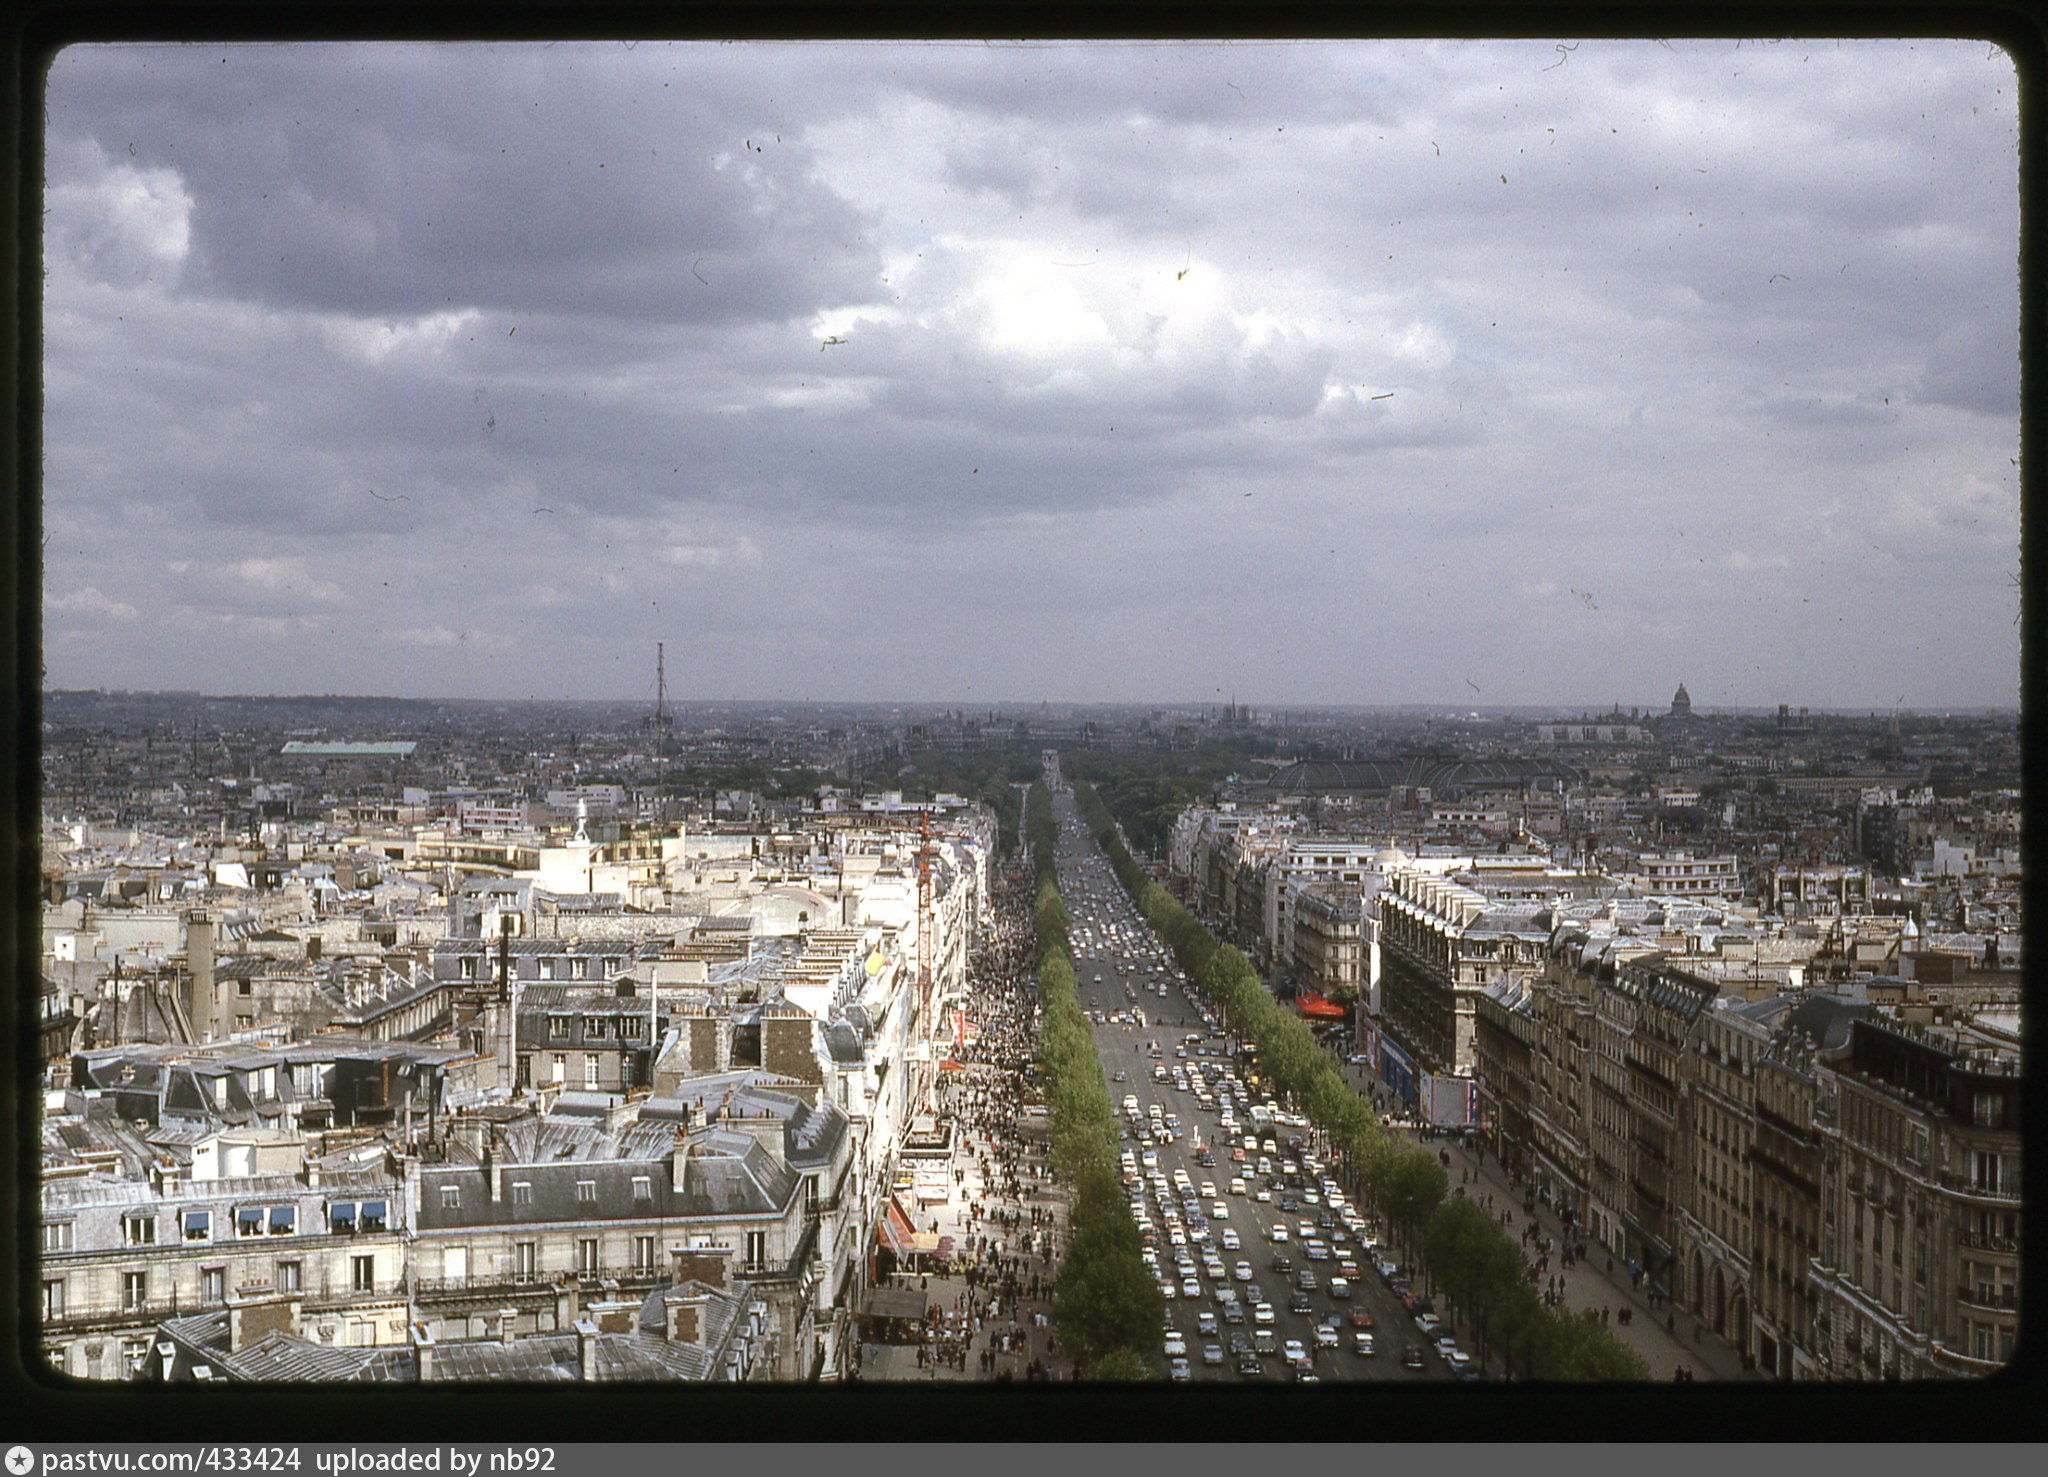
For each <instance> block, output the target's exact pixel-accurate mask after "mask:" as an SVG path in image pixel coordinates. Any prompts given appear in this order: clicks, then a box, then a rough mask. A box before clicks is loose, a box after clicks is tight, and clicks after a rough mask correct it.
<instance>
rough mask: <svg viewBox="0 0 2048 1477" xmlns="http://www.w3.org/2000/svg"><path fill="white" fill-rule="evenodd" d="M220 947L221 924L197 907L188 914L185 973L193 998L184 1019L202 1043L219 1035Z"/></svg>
mask: <svg viewBox="0 0 2048 1477" xmlns="http://www.w3.org/2000/svg"><path fill="white" fill-rule="evenodd" d="M219 947H220V936H219V922H218V920H217V919H216V918H215V917H214V915H213V911H212V909H210V908H194V909H192V911H190V912H189V913H187V914H186V915H185V973H186V975H187V976H188V977H189V978H190V979H191V982H192V985H191V996H190V998H189V999H188V1000H187V1002H186V1005H187V1009H186V1011H185V1018H186V1019H187V1020H188V1021H190V1022H191V1023H192V1030H193V1034H195V1035H196V1036H198V1038H199V1039H200V1040H202V1041H206V1040H210V1039H212V1037H213V1036H214V1035H215V1033H216V1027H217V1025H218V1021H219V1015H220V1002H219V999H218V997H217V995H216V994H215V990H214V978H213V975H214V963H215V958H216V955H217V952H218V950H219Z"/></svg>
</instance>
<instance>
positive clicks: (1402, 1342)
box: [1121, 1033, 1441, 1380]
mask: <svg viewBox="0 0 2048 1477" xmlns="http://www.w3.org/2000/svg"><path fill="white" fill-rule="evenodd" d="M1150 1035H1151V1033H1133V1035H1132V1037H1131V1039H1130V1040H1129V1042H1128V1045H1127V1047H1126V1051H1127V1052H1128V1053H1129V1054H1127V1055H1123V1056H1122V1058H1121V1059H1122V1060H1123V1061H1124V1062H1125V1063H1126V1066H1125V1070H1126V1071H1128V1070H1129V1069H1130V1066H1131V1065H1132V1064H1133V1062H1134V1059H1135V1057H1136V1054H1139V1053H1145V1052H1146V1050H1147V1044H1148V1042H1147V1038H1148V1037H1149V1036H1150ZM1197 1060H1198V1059H1197ZM1148 1075H1149V1074H1148ZM1149 1085H1150V1086H1151V1087H1153V1088H1154V1089H1158V1088H1161V1087H1163V1088H1164V1090H1163V1091H1160V1092H1157V1093H1156V1100H1159V1101H1161V1102H1163V1103H1166V1104H1174V1105H1175V1107H1174V1108H1173V1109H1172V1110H1173V1111H1178V1107H1179V1106H1180V1104H1179V1102H1178V1100H1179V1099H1180V1098H1181V1097H1183V1096H1191V1094H1181V1093H1178V1092H1176V1091H1175V1090H1174V1089H1173V1088H1172V1087H1171V1086H1170V1085H1169V1084H1157V1083H1153V1084H1149ZM1139 1096H1140V1098H1141V1101H1150V1100H1155V1099H1154V1098H1148V1097H1147V1095H1146V1094H1143V1093H1140V1094H1139ZM1185 1106H1187V1107H1188V1108H1189V1110H1190V1111H1189V1113H1188V1114H1186V1115H1183V1117H1184V1118H1185V1119H1186V1120H1187V1125H1186V1126H1194V1125H1199V1126H1201V1127H1202V1129H1203V1131H1204V1136H1205V1137H1206V1138H1208V1139H1209V1140H1210V1141H1211V1142H1212V1143H1214V1144H1219V1145H1223V1146H1224V1148H1225V1150H1226V1152H1225V1153H1223V1154H1219V1155H1218V1162H1217V1164H1216V1165H1215V1166H1214V1167H1213V1168H1206V1169H1205V1168H1204V1167H1203V1166H1201V1165H1199V1164H1198V1163H1196V1162H1195V1161H1194V1158H1193V1153H1192V1142H1191V1140H1187V1139H1183V1140H1181V1141H1180V1142H1178V1143H1175V1144H1172V1145H1167V1146H1165V1147H1164V1148H1162V1149H1160V1150H1159V1151H1157V1152H1158V1154H1159V1156H1160V1167H1161V1169H1162V1171H1163V1172H1165V1173H1167V1174H1168V1175H1169V1176H1170V1175H1171V1173H1172V1170H1173V1168H1174V1167H1175V1166H1176V1165H1177V1166H1178V1167H1181V1168H1184V1169H1185V1170H1186V1171H1187V1172H1188V1174H1189V1177H1190V1178H1191V1179H1192V1180H1194V1181H1195V1182H1196V1183H1197V1184H1199V1183H1201V1181H1202V1180H1203V1179H1205V1178H1206V1179H1210V1180H1213V1181H1216V1182H1217V1183H1218V1184H1219V1185H1227V1182H1228V1179H1229V1178H1230V1177H1231V1176H1232V1175H1233V1174H1234V1173H1236V1172H1237V1171H1238V1170H1239V1169H1240V1168H1241V1166H1234V1165H1231V1164H1230V1161H1229V1160H1228V1157H1227V1143H1226V1141H1225V1138H1224V1135H1223V1132H1222V1129H1221V1125H1220V1123H1219V1122H1217V1121H1215V1119H1214V1118H1213V1117H1212V1115H1210V1114H1208V1113H1207V1112H1205V1111H1204V1110H1202V1109H1200V1108H1199V1107H1198V1106H1195V1105H1194V1104H1192V1103H1188V1104H1186V1105H1185ZM1250 1178H1251V1179H1252V1180H1253V1181H1255V1182H1261V1183H1262V1181H1259V1179H1258V1176H1256V1174H1254V1175H1253V1176H1251V1177H1250ZM1223 1198H1224V1201H1225V1204H1226V1205H1228V1206H1230V1207H1231V1214H1230V1216H1229V1217H1227V1218H1225V1219H1224V1220H1223V1221H1221V1222H1218V1223H1217V1225H1216V1229H1217V1231H1218V1232H1219V1234H1220V1231H1221V1228H1222V1226H1223V1225H1229V1226H1231V1227H1232V1228H1233V1229H1234V1230H1236V1231H1237V1233H1238V1235H1239V1237H1240V1239H1241V1242H1242V1245H1241V1248H1240V1250H1239V1251H1238V1252H1236V1253H1231V1252H1221V1253H1220V1255H1221V1256H1222V1259H1223V1261H1224V1262H1225V1263H1226V1265H1232V1266H1233V1267H1234V1264H1235V1263H1236V1262H1237V1261H1240V1260H1242V1261H1246V1262H1248V1263H1250V1265H1251V1266H1252V1268H1253V1270H1254V1281H1253V1283H1252V1284H1251V1285H1253V1286H1257V1287H1258V1288H1259V1289H1260V1290H1261V1291H1262V1292H1264V1293H1265V1294H1266V1296H1267V1299H1268V1300H1269V1301H1271V1302H1272V1303H1273V1304H1274V1329H1275V1337H1276V1338H1279V1339H1281V1340H1285V1339H1287V1338H1290V1337H1291V1338H1299V1339H1300V1340H1301V1341H1302V1342H1303V1343H1304V1344H1305V1345H1311V1346H1312V1345H1313V1342H1314V1328H1315V1326H1316V1325H1317V1324H1319V1323H1321V1322H1322V1321H1323V1320H1324V1319H1325V1318H1328V1317H1331V1316H1337V1317H1339V1318H1340V1319H1341V1318H1345V1316H1346V1315H1347V1314H1348V1313H1349V1311H1350V1308H1351V1307H1352V1306H1362V1307H1364V1308H1365V1309H1366V1310H1367V1311H1368V1312H1369V1313H1371V1314H1372V1316H1373V1319H1374V1324H1375V1327H1374V1329H1373V1334H1374V1340H1375V1343H1376V1345H1377V1347H1378V1352H1377V1353H1376V1354H1374V1355H1372V1356H1362V1355H1358V1354H1356V1353H1354V1352H1353V1350H1352V1342H1351V1335H1352V1333H1353V1332H1355V1330H1353V1329H1352V1328H1351V1326H1350V1324H1349V1322H1348V1320H1347V1321H1345V1322H1344V1323H1342V1325H1341V1327H1340V1343H1339V1347H1338V1349H1337V1350H1336V1351H1324V1354H1323V1355H1322V1356H1320V1357H1321V1361H1322V1364H1323V1368H1324V1370H1325V1372H1327V1373H1328V1374H1330V1375H1331V1376H1333V1377H1335V1378H1342V1379H1409V1380H1412V1379H1425V1380H1426V1379H1431V1378H1435V1377H1439V1376H1440V1373H1441V1372H1440V1371H1436V1370H1433V1369H1432V1368H1431V1367H1429V1366H1425V1368H1424V1369H1422V1370H1410V1369H1407V1368H1405V1367H1403V1366H1402V1365H1401V1363H1400V1355H1401V1351H1402V1350H1404V1349H1405V1348H1406V1347H1407V1345H1408V1344H1410V1343H1421V1342H1423V1340H1422V1337H1421V1335H1420V1333H1419V1332H1417V1331H1416V1330H1415V1329H1414V1326H1413V1322H1412V1319H1411V1318H1410V1317H1409V1316H1408V1314H1407V1313H1406V1311H1405V1310H1404V1309H1402V1308H1401V1307H1400V1305H1399V1302H1398V1300H1396V1299H1395V1298H1394V1297H1393V1295H1392V1293H1391V1292H1390V1291H1388V1289H1387V1288H1386V1286H1385V1284H1384V1283H1382V1282H1381V1281H1380V1280H1379V1277H1378V1273H1377V1271H1376V1270H1373V1269H1371V1268H1369V1267H1368V1266H1367V1258H1366V1255H1365V1253H1364V1252H1363V1250H1362V1248H1359V1247H1358V1244H1357V1243H1356V1242H1349V1243H1346V1244H1347V1245H1348V1246H1350V1247H1351V1248H1352V1249H1353V1254H1354V1257H1355V1258H1356V1260H1357V1261H1358V1267H1359V1275H1358V1277H1356V1278H1353V1279H1351V1283H1352V1298H1351V1299H1350V1300H1349V1302H1347V1301H1346V1300H1342V1299H1337V1298H1332V1297H1330V1296H1329V1293H1328V1279H1329V1278H1330V1277H1331V1276H1333V1275H1336V1262H1337V1258H1336V1257H1335V1256H1334V1255H1333V1257H1332V1258H1331V1260H1330V1261H1328V1262H1319V1263H1310V1262H1308V1260H1307V1258H1306V1256H1305V1254H1304V1253H1302V1252H1300V1251H1298V1250H1295V1249H1294V1248H1295V1247H1296V1246H1298V1244H1299V1241H1298V1237H1299V1227H1300V1222H1301V1221H1302V1220H1304V1219H1306V1220H1310V1221H1313V1220H1315V1219H1316V1217H1317V1215H1318V1214H1319V1213H1320V1207H1312V1206H1305V1205H1304V1206H1301V1207H1299V1208H1298V1209H1297V1210H1296V1211H1294V1212H1292V1213H1288V1212H1283V1211H1282V1210H1281V1209H1280V1206H1279V1202H1278V1201H1277V1200H1275V1201H1272V1202H1270V1203H1268V1204H1265V1205H1261V1204H1260V1203H1259V1202H1258V1201H1257V1200H1256V1199H1254V1198H1253V1197H1252V1196H1251V1195H1246V1196H1244V1197H1241V1198H1240V1197H1234V1196H1230V1195H1229V1194H1228V1192H1227V1190H1226V1191H1225V1193H1224V1196H1223ZM1282 1223H1284V1224H1286V1225H1287V1227H1288V1230H1289V1240H1288V1242H1286V1243H1275V1242H1274V1241H1273V1240H1272V1238H1271V1230H1272V1227H1273V1226H1275V1225H1276V1224H1282ZM1283 1251H1284V1254H1286V1255H1288V1256H1289V1258H1290V1259H1291V1260H1292V1261H1293V1263H1294V1271H1291V1272H1289V1273H1286V1274H1281V1273H1277V1272H1275V1271H1273V1269H1272V1261H1273V1257H1274V1255H1275V1254H1276V1253H1281V1252H1283ZM1302 1267H1310V1268H1312V1269H1313V1270H1315V1272H1316V1274H1317V1278H1318V1281H1319V1283H1320V1284H1321V1285H1320V1287H1319V1288H1318V1290H1317V1291H1316V1292H1315V1293H1312V1294H1310V1301H1311V1304H1312V1306H1313V1311H1312V1312H1310V1313H1308V1314H1300V1313H1295V1312H1292V1311H1291V1310H1290V1309H1289V1308H1288V1306H1287V1304H1288V1302H1289V1299H1290V1295H1291V1293H1292V1291H1293V1285H1294V1277H1295V1276H1296V1275H1297V1274H1298V1272H1299V1270H1300V1269H1301V1268H1302ZM1234 1285H1236V1286H1239V1287H1240V1288H1242V1287H1243V1286H1244V1285H1245V1284H1234Z"/></svg>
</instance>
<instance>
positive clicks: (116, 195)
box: [43, 137, 193, 288]
mask: <svg viewBox="0 0 2048 1477" xmlns="http://www.w3.org/2000/svg"><path fill="white" fill-rule="evenodd" d="M49 179H50V184H49V187H48V190H47V193H46V195H45V198H44V205H45V207H46V209H47V211H48V214H47V215H46V216H45V218H44V222H43V244H44V252H45V257H46V259H47V260H48V261H50V262H51V263H53V264H55V265H56V266H58V267H59V268H69V269H73V270H77V271H79V272H81V273H83V274H85V275H86V276H89V277H92V278H95V279H98V280H100V281H104V282H112V283H119V284H122V285H137V284H140V283H151V284H154V285H156V286H159V287H165V288H169V287H175V286H177V284H178V280H179V278H180V276H181V275H182V272H183V269H184V265H185V259H186V257H187V256H188V255H189V254H190V252H191V250H192V208H193V204H192V196H191V193H190V192H189V191H188V190H187V188H186V185H185V180H184V177H183V176H182V175H181V174H180V173H179V172H178V171H177V170H176V169H172V168H161V167H159V168H142V167H139V166H137V165H135V164H133V163H131V162H129V161H127V160H120V161H116V160H115V159H112V158H110V157H109V156H108V154H107V152H106V150H105V149H103V148H101V147H100V145H99V144H98V143H97V142H96V141H94V140H91V139H77V138H65V137H58V138H56V139H54V140H53V141H52V143H51V146H50V170H49Z"/></svg>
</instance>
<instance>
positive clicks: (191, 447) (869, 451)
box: [43, 40, 2019, 712]
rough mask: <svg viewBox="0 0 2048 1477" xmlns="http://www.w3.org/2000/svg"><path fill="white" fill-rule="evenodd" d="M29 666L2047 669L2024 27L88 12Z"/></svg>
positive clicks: (1410, 699)
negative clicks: (1780, 35)
mask: <svg viewBox="0 0 2048 1477" xmlns="http://www.w3.org/2000/svg"><path fill="white" fill-rule="evenodd" d="M46 101H47V132H46V161H47V166H48V184H47V188H48V193H47V196H46V200H45V205H46V206H47V214H46V228H45V266H46V269H47V277H46V280H45V283H44V288H45V299H44V333H45V345H44V347H45V397H46V398H45V406H46V412H45V423H44V436H45V472H44V486H43V492H44V530H45V533H46V535H47V542H46V548H45V555H44V557H45V564H44V576H43V577H44V585H43V619H44V634H45V662H46V669H47V670H46V677H45V681H46V685H48V686H50V687H53V688H90V687H107V688H128V689H134V690H152V689H181V688H197V689H201V690H205V691H209V692H229V693H258V692H280V693H282V692H335V693H351V692H361V693H378V694H384V695H390V696H400V697H423V698H433V697H439V698H445V699H464V698H477V699H493V700H519V699H524V698H527V697H539V698H558V699H572V700H574V699H588V700H608V701H630V700H633V699H635V698H637V697H639V696H641V695H642V694H643V690H644V693H645V694H646V695H648V696H651V694H652V691H653V660H652V653H653V647H654V643H655V642H656V641H665V642H666V645H667V654H668V673H669V683H668V690H669V696H670V699H671V700H672V701H673V702H676V703H678V704H684V703H716V702H719V701H726V700H731V699H742V700H760V701H781V700H805V699H808V700H813V701H818V702H857V701H882V702H900V703H906V704H913V705H915V704H925V703H954V704H958V705H961V706H967V707H973V706H976V705H982V704H1023V703H1033V702H1037V701H1040V700H1042V699H1049V700H1051V701H1053V702H1067V703H1076V704H1081V703H1093V702H1128V703H1138V704H1142V703H1148V702H1150V703H1188V702H1201V701H1209V702H1212V703H1221V702H1223V701H1226V700H1230V699H1233V698H1234V699H1236V700H1238V701H1243V702H1248V703H1251V704H1252V705H1253V706H1254V707H1258V708H1289V707H1316V706H1352V705H1358V706H1378V705H1388V706H1439V705H1441V706H1449V707H1455V708H1459V709H1465V708H1477V709H1482V710H1483V709H1499V708H1511V707H1514V706H1518V705H1519V706H1522V707H1531V706H1543V707H1558V706H1570V705H1572V703H1573V702H1574V701H1575V700H1576V699H1577V698H1579V697H1580V696H1581V695H1583V697H1584V700H1585V701H1586V703H1588V704H1589V705H1591V706H1592V707H1593V708H1594V709H1595V710H1604V709H1605V708H1606V707H1607V706H1608V705H1609V704H1610V703H1613V702H1616V701H1619V702H1620V703H1621V704H1622V706H1623V707H1624V708H1626V707H1629V706H1631V705H1635V704H1655V705H1657V708H1658V709H1661V706H1662V704H1663V703H1664V702H1665V701H1668V694H1669V693H1670V692H1671V690H1672V688H1673V686H1675V685H1676V684H1677V683H1678V682H1679V681H1680V680H1683V681H1684V682H1685V683H1686V685H1687V687H1688V689H1689V691H1690V693H1691V695H1692V698H1693V701H1694V703H1695V705H1696V707H1697V708H1698V709H1700V710H1702V711H1710V710H1713V709H1717V708H1735V707H1748V708H1770V707H1774V706H1775V705H1776V704H1778V703H1781V702H1784V703H1790V704H1791V705H1793V706H1794V707H1800V706H1808V707H1811V708H1813V709H1814V710H1816V711H1819V710H1822V709H1825V708H1833V709H1838V710H1845V711H1852V712H1853V711H1859V710H1865V711H1867V710H1872V709H1876V710H1883V711H1890V710H1892V709H1894V708H1903V709H1915V708H1918V709H1936V710H1938V709H1944V708H1950V709H1963V708H2013V707H2017V703H2018V668H2019V660H2018V654H2019V631H2018V626H2017V623H2016V616H2015V612H2016V610H2017V605H2018V576H2019V558H2018V529H2019V517H2018V502H2019V493H2018V485H2019V484H2018V470H2017V464H2016V458H2017V454H2018V441H2019V438H2018V374H2017V363H2018V360H2017V349H2018V299H2017V278H2016V273H2015V271H2014V256H2015V253H2016V251H2017V244H2018V203H2017V146H2016V137H2017V121H2016V79H2015V73H2014V69H2013V66H2012V64H2011V61H2010V60H2009V58H2007V57H2006V56H2005V55H2004V54H2003V53H2001V52H1999V51H1998V50H1997V48H1995V47H1991V46H1988V45H1987V44H1986V43H1984V42H1981V41H1980V42H1959V41H1945V40H1935V41H1927V40H1914V41H1900V42H1858V43H1840V44H1837V43H1835V42H1832V41H1818V42H1811V43H1807V42H1797V41H1788V42H1784V43H1782V44H1777V45H1758V44H1754V43H1751V44H1738V43H1736V42H1734V41H1672V42H1670V43H1668V44H1666V43H1653V42H1649V41H1639V42H1593V41H1587V42H1583V43H1581V42H1572V41H1568V40H1567V41H1559V42H1550V41H1545V42H1503V43H1468V42H1459V43H1422V42H1400V43H1367V42H1355V43H1354V42H1345V43H1281V44H1262V45H1223V44H1179V45H1151V44H1143V45H1140V44H1124V43H1089V44H1076V45H1043V44H1025V45H1016V46H1005V47H982V46H980V45H978V44H976V45H971V46H970V45H950V44H949V45H929V44H924V45H919V44H909V43H902V44H897V43H891V44H872V43H870V44H831V45H803V44H745V45H712V44H707V43H678V44H662V43H646V44H639V45H634V46H631V47H627V46H620V45H598V44H581V45H559V46H553V47H541V46H538V45H516V46H471V45H462V46H433V45H354V44H350V45H329V46H313V45H301V46H283V47H234V46H230V47H225V48H223V47H218V46H89V47H75V48H72V49H69V50H67V51H65V52H63V53H61V54H60V55H59V56H58V58H57V60H56V63H55V65H54V66H53V68H52V70H51V73H50V84H49V91H48V96H47V100H46Z"/></svg>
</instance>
